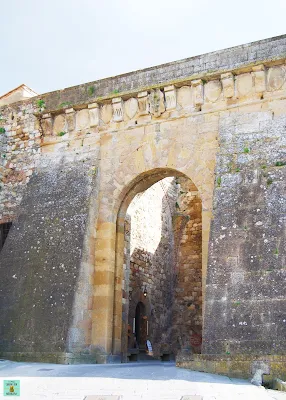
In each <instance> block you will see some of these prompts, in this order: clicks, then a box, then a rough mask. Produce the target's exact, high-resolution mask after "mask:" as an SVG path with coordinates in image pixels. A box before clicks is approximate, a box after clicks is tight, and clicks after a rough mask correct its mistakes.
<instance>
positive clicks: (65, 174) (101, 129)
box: [0, 35, 286, 379]
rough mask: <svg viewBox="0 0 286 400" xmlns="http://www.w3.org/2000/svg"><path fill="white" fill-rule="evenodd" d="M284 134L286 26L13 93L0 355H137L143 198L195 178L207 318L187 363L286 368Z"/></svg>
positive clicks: (1, 168) (2, 116)
mask: <svg viewBox="0 0 286 400" xmlns="http://www.w3.org/2000/svg"><path fill="white" fill-rule="evenodd" d="M285 136H286V35H284V36H279V37H275V38H271V39H266V40H262V41H259V42H254V43H250V44H246V45H242V46H238V47H234V48H230V49H226V50H222V51H216V52H213V53H209V54H205V55H201V56H197V57H193V58H189V59H185V60H181V61H177V62H173V63H169V64H165V65H160V66H157V67H152V68H148V69H144V70H140V71H135V72H131V73H128V74H124V75H120V76H117V77H112V78H107V79H103V80H100V81H96V82H91V83H87V84H84V85H79V86H75V87H71V88H67V89H64V90H59V91H56V92H52V93H46V94H43V95H41V96H37V97H33V98H31V99H28V100H24V101H21V102H17V103H13V104H8V105H6V106H4V107H2V108H0V151H1V161H0V179H1V188H0V189H1V190H0V223H1V224H2V225H1V226H2V228H3V229H2V230H1V232H4V230H5V229H6V228H7V226H8V225H7V224H8V223H9V222H12V227H11V228H10V231H9V234H8V236H7V238H6V240H5V243H4V245H3V247H2V249H1V254H0V356H1V357H5V358H9V359H14V360H33V361H36V360H40V361H52V362H61V363H72V362H98V363H104V362H112V361H118V360H121V359H124V357H125V356H126V354H124V351H126V346H124V343H122V337H123V336H122V326H123V327H124V324H122V304H123V301H122V290H123V283H122V282H123V278H124V274H123V264H124V246H125V242H126V238H125V236H124V223H125V218H126V212H127V209H128V206H129V204H130V203H131V202H132V200H133V199H134V198H135V196H136V195H137V194H138V193H142V192H143V191H145V190H146V189H148V188H149V187H151V186H152V185H153V184H154V183H156V182H158V181H161V180H162V179H164V178H167V177H174V178H176V179H183V178H184V179H185V178H188V179H189V181H190V182H191V187H192V190H191V192H192V193H193V195H192V196H195V198H196V202H197V204H198V206H196V213H198V210H199V214H200V215H199V216H196V217H195V218H197V219H198V221H201V223H202V225H201V226H202V231H201V243H200V244H198V243H196V248H197V251H198V253H197V254H194V255H195V256H196V258H197V259H198V262H197V264H196V265H197V266H198V265H201V272H200V274H197V275H196V277H198V276H201V278H200V279H201V282H197V283H194V282H193V283H192V282H190V288H192V287H193V288H194V287H199V286H200V285H201V286H202V300H201V301H202V311H203V313H202V314H203V315H202V318H203V330H202V348H201V354H195V355H192V354H190V353H188V354H186V356H185V357H184V356H183V357H181V358H180V360H178V365H182V366H188V367H190V368H193V369H198V370H203V371H211V372H218V373H226V374H232V375H235V376H247V375H249V374H250V373H252V370H253V368H254V367H255V365H256V364H257V365H259V363H266V364H267V366H268V367H269V369H270V375H271V374H272V375H276V376H279V377H280V378H284V379H285V374H286V368H285V365H286V363H285V361H286V295H285V277H286V268H285V248H286V246H285V163H286V157H285ZM190 218H191V219H192V217H191V216H190ZM195 224H196V223H195V222H194V221H193V222H192V224H190V226H192V227H193V228H194V227H195ZM198 224H200V222H198ZM175 225H176V223H174V229H175V230H176V226H175ZM4 228H5V229H4ZM193 228H192V229H193ZM6 230H7V229H6ZM188 234H189V236H188ZM3 235H4V233H3ZM194 236H195V235H194ZM3 237H4V236H3ZM5 237H6V236H5ZM188 237H189V238H191V237H192V234H191V233H188V232H185V233H184V237H183V236H182V237H179V238H177V239H176V238H175V240H177V242H178V243H180V246H182V247H181V253H180V255H179V260H181V262H180V265H182V266H183V265H185V266H186V268H185V270H186V271H187V272H186V273H187V276H188V279H189V278H190V276H191V274H188V267H187V265H188V264H187V263H185V261H184V259H182V258H181V257H184V255H185V256H186V257H187V256H188V250H187V249H188V246H184V240H187V238H188ZM198 237H199V236H198V235H197V236H196V238H198ZM1 242H2V243H3V242H4V240H2V239H1ZM190 246H191V244H190ZM199 257H200V259H199ZM190 265H191V264H190ZM190 268H191V267H190ZM196 279H197V278H196ZM179 283H180V278H179ZM183 290H185V289H183ZM180 304H181V305H180V307H183V306H184V304H183V303H180ZM186 307H191V306H190V305H186ZM182 312H183V311H182ZM183 328H184V327H183ZM124 329H125V328H124ZM122 349H123V350H124V349H125V350H124V351H123V350H122ZM255 363H256V364H255Z"/></svg>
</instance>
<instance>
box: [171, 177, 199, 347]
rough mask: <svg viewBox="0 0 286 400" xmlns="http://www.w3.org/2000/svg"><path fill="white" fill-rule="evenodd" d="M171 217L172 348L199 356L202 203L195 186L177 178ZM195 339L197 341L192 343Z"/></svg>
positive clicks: (187, 180) (184, 179)
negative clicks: (173, 240) (173, 258)
mask: <svg viewBox="0 0 286 400" xmlns="http://www.w3.org/2000/svg"><path fill="white" fill-rule="evenodd" d="M177 183H178V185H179V193H178V198H177V202H176V206H177V207H176V213H174V215H173V228H174V235H175V252H174V253H175V265H176V266H175V268H176V282H175V293H174V309H173V348H174V349H175V348H176V347H177V348H180V349H182V348H192V351H193V352H200V350H201V346H200V345H201V337H202V203H201V199H200V196H199V193H198V191H197V189H196V187H194V184H193V183H192V182H191V181H190V180H189V179H186V178H178V179H177ZM194 338H196V340H194Z"/></svg>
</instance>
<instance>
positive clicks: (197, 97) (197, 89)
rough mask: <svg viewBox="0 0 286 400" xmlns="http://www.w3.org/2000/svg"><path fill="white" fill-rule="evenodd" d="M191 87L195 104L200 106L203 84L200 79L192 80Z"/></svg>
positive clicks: (202, 101) (202, 97)
mask: <svg viewBox="0 0 286 400" xmlns="http://www.w3.org/2000/svg"><path fill="white" fill-rule="evenodd" d="M192 88H193V90H194V101H195V105H196V106H201V105H202V104H203V103H204V86H203V81H202V80H201V79H196V80H194V81H192Z"/></svg>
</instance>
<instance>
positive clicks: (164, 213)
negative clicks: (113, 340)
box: [122, 177, 202, 361]
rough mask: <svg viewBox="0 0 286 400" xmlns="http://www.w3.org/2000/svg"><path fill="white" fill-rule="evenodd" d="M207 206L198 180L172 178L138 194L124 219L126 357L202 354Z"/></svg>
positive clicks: (124, 349)
mask: <svg viewBox="0 0 286 400" xmlns="http://www.w3.org/2000/svg"><path fill="white" fill-rule="evenodd" d="M201 211H202V209H201V199H200V197H199V193H198V190H197V188H196V187H195V185H194V184H193V183H192V182H191V180H190V179H188V178H185V177H168V178H164V179H162V180H161V181H159V182H157V183H155V184H153V185H152V186H151V187H150V188H149V189H147V190H145V191H144V192H142V193H139V194H138V195H136V196H135V197H134V199H133V200H132V202H131V203H130V205H129V207H128V210H127V213H126V218H125V226H124V228H125V229H124V231H125V236H124V237H125V249H124V265H123V269H124V271H123V299H122V301H123V314H122V319H123V329H122V354H123V361H136V360H140V359H141V360H142V359H146V358H147V359H151V358H152V359H161V360H167V359H172V358H173V359H174V357H176V356H177V355H178V354H180V352H182V351H184V352H185V351H187V352H194V353H199V352H200V348H201V335H202V219H201V218H202V217H201V216H202V212H201Z"/></svg>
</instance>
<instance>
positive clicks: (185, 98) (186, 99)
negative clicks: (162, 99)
mask: <svg viewBox="0 0 286 400" xmlns="http://www.w3.org/2000/svg"><path fill="white" fill-rule="evenodd" d="M177 103H178V104H179V105H180V106H181V107H183V108H186V107H188V106H190V105H192V104H193V90H192V88H191V87H190V86H182V87H181V88H180V89H179V90H178V93H177Z"/></svg>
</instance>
